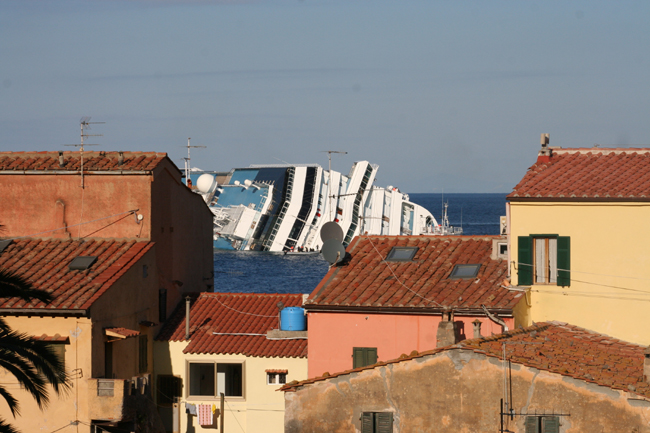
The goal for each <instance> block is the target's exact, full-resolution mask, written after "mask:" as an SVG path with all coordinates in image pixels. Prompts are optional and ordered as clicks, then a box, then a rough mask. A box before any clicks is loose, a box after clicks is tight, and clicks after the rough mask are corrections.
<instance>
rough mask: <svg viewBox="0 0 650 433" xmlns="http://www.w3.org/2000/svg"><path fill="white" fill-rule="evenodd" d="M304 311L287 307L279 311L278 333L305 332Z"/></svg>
mask: <svg viewBox="0 0 650 433" xmlns="http://www.w3.org/2000/svg"><path fill="white" fill-rule="evenodd" d="M306 329H307V323H306V321H305V309H304V308H300V307H287V308H284V309H282V311H280V331H305V330H306Z"/></svg>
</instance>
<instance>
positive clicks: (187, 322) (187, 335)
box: [185, 296, 190, 340]
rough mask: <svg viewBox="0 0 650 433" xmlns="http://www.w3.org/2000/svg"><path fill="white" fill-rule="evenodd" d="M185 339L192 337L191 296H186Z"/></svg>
mask: <svg viewBox="0 0 650 433" xmlns="http://www.w3.org/2000/svg"><path fill="white" fill-rule="evenodd" d="M185 339H186V340H189V339H190V297H189V296H188V297H186V298H185Z"/></svg>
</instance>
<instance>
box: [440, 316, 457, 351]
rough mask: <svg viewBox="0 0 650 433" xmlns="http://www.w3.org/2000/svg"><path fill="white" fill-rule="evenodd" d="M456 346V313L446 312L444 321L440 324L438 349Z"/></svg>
mask: <svg viewBox="0 0 650 433" xmlns="http://www.w3.org/2000/svg"><path fill="white" fill-rule="evenodd" d="M452 344H456V326H455V324H454V312H453V311H444V312H443V313H442V321H441V322H440V323H438V333H437V334H436V347H445V346H450V345H452Z"/></svg>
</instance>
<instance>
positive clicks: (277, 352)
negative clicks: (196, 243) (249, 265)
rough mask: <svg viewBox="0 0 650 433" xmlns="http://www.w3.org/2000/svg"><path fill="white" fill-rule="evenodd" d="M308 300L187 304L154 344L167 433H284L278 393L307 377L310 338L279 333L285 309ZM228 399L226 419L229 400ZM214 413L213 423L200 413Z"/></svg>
mask: <svg viewBox="0 0 650 433" xmlns="http://www.w3.org/2000/svg"><path fill="white" fill-rule="evenodd" d="M302 302H303V295H299V294H298V295H293V294H260V293H201V294H200V295H198V296H194V297H192V299H191V306H190V308H189V319H188V317H187V315H186V304H185V302H183V303H181V305H179V307H178V308H177V310H176V311H175V313H174V315H173V316H172V317H171V318H170V320H169V321H168V323H167V324H166V325H165V327H164V328H163V330H162V332H161V333H160V335H159V336H158V337H157V338H156V342H155V343H154V357H155V359H156V387H157V388H156V403H157V405H158V407H159V410H160V414H161V416H162V419H163V421H164V424H165V429H166V431H167V432H182V433H190V432H196V433H199V432H210V431H215V429H217V428H219V426H220V423H221V422H222V421H223V423H224V430H225V431H232V432H250V433H255V432H270V433H274V432H277V433H280V432H283V431H284V398H283V395H282V393H281V392H278V389H279V388H280V387H281V386H282V385H283V384H285V383H288V382H291V381H293V380H303V379H306V378H307V335H306V332H297V331H296V332H293V331H289V332H279V331H278V327H279V309H278V303H282V306H284V307H299V306H301V305H302ZM222 393H223V394H224V406H223V407H224V416H220V413H221V398H220V396H221V394H222ZM202 408H209V409H210V411H212V409H214V413H213V414H212V416H211V417H209V419H205V418H202V417H201V414H200V410H202Z"/></svg>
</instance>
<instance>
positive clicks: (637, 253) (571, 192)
mask: <svg viewBox="0 0 650 433" xmlns="http://www.w3.org/2000/svg"><path fill="white" fill-rule="evenodd" d="M547 140H548V138H547V137H545V136H543V137H542V143H543V144H542V149H541V151H540V152H539V155H538V159H537V162H536V163H535V164H533V166H532V167H531V168H530V169H529V170H528V172H527V173H526V175H525V176H524V178H523V179H522V180H521V182H519V184H518V185H517V186H515V188H514V191H513V192H512V193H511V194H509V195H508V201H509V212H508V214H509V224H508V227H509V235H510V261H511V269H510V272H511V275H512V283H513V284H514V285H517V286H519V288H518V289H517V290H524V291H525V292H526V296H527V298H526V300H527V304H526V305H527V308H526V309H522V310H520V313H521V314H520V316H518V317H516V318H517V319H518V320H517V323H522V324H524V326H525V325H530V324H531V323H532V322H540V321H546V320H563V321H567V322H570V323H574V324H576V325H579V326H583V327H585V328H588V329H593V330H594V331H597V332H601V333H604V334H608V335H612V336H615V337H617V338H621V339H623V340H626V341H632V342H636V343H639V344H650V332H648V327H649V326H650V316H648V314H647V309H648V306H649V305H650V288H649V282H650V276H649V275H648V269H649V267H650V253H649V252H648V244H650V229H649V228H648V221H650V149H634V148H628V149H620V148H618V149H606V148H576V149H562V148H557V147H549V146H548V143H547Z"/></svg>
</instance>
